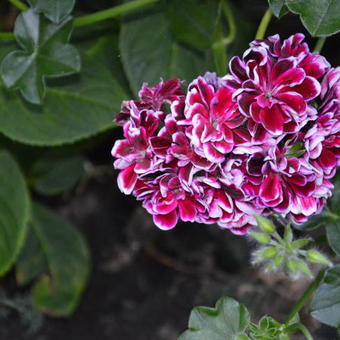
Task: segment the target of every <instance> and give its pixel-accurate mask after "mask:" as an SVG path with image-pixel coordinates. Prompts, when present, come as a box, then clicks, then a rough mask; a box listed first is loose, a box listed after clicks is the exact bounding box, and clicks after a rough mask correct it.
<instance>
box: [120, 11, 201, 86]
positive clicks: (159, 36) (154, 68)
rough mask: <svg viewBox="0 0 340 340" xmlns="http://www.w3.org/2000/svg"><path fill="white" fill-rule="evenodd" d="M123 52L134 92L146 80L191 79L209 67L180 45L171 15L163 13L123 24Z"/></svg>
mask: <svg viewBox="0 0 340 340" xmlns="http://www.w3.org/2000/svg"><path fill="white" fill-rule="evenodd" d="M120 52H121V57H122V62H123V66H124V69H125V72H126V75H127V78H128V80H129V83H130V86H131V88H132V90H133V91H134V93H137V92H138V90H139V89H140V87H141V85H142V84H143V82H148V83H149V84H155V83H158V82H159V80H160V78H161V77H163V78H165V79H169V78H172V77H179V78H182V79H185V80H187V81H191V80H192V79H193V78H194V77H196V76H198V75H199V74H200V73H202V72H204V71H205V70H206V67H205V60H204V58H203V57H202V56H201V55H200V54H199V53H198V52H197V51H194V50H191V49H188V48H186V47H185V46H182V45H179V44H178V42H177V41H176V40H175V39H174V38H173V36H172V34H171V31H170V27H169V22H168V17H167V16H166V15H165V14H164V13H162V12H156V13H155V12H152V13H147V14H145V15H144V16H143V15H139V16H136V17H133V18H129V20H125V21H124V22H123V23H122V28H121V31H120Z"/></svg>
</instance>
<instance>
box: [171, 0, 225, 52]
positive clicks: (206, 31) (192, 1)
mask: <svg viewBox="0 0 340 340" xmlns="http://www.w3.org/2000/svg"><path fill="white" fill-rule="evenodd" d="M167 10H168V17H169V20H170V27H171V30H172V32H173V33H174V34H175V36H176V38H177V39H178V41H179V42H183V43H186V44H188V45H191V46H194V47H196V48H199V49H209V48H210V47H211V45H212V43H213V39H214V31H215V29H216V26H217V20H218V15H217V11H218V3H217V1H210V2H208V1H200V0H186V1H183V0H172V1H170V2H168V3H167Z"/></svg>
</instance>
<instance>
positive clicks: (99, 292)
mask: <svg viewBox="0 0 340 340" xmlns="http://www.w3.org/2000/svg"><path fill="white" fill-rule="evenodd" d="M196 2H199V3H200V6H202V7H200V6H197V7H195V6H192V5H191V3H196ZM120 3H121V2H120V1H109V0H97V1H95V2H93V1H88V0H82V1H78V2H77V3H76V8H75V11H74V15H75V16H78V15H82V14H86V13H92V12H95V11H98V10H103V9H105V8H110V7H112V6H114V5H117V4H120ZM230 5H231V9H232V11H233V13H234V15H235V17H236V28H237V35H236V38H235V40H234V42H233V43H232V44H230V45H228V46H227V49H226V54H225V55H224V54H223V53H222V54H221V56H220V58H219V59H218V60H217V61H216V60H214V58H213V55H212V53H211V49H210V47H211V45H212V43H213V42H214V41H215V39H217V38H218V34H219V32H218V30H215V29H216V22H215V18H216V13H217V12H216V11H217V9H216V5H215V2H214V1H198V0H197V1H194V0H193V1H191V0H188V1H187V2H185V1H181V0H168V1H164V2H162V4H161V5H160V6H161V7H162V8H163V11H162V12H159V10H157V8H156V9H155V6H153V7H148V8H144V9H142V10H140V11H138V12H134V13H132V14H130V15H129V16H127V17H124V18H123V20H120V19H114V20H108V21H104V22H101V23H96V24H94V25H89V26H85V27H81V28H77V29H75V30H74V32H73V34H72V37H71V43H72V44H73V45H74V46H76V48H77V49H78V50H79V51H80V53H81V55H82V69H81V73H80V74H75V75H71V76H68V77H63V78H58V79H48V80H47V82H46V84H47V90H46V98H45V99H44V101H43V105H42V106H36V105H34V104H30V103H27V102H26V101H24V100H23V99H22V98H21V97H20V96H19V95H18V93H16V92H12V91H10V92H9V91H7V90H4V89H1V91H0V92H1V93H0V101H1V104H0V106H1V108H0V122H1V123H0V132H1V133H2V134H1V135H0V143H1V149H3V148H5V149H7V150H9V151H11V152H12V155H14V157H15V159H16V160H17V162H18V163H19V166H20V168H21V171H22V172H23V174H24V175H25V178H26V180H27V183H28V185H29V187H30V188H31V196H32V198H33V199H34V200H35V201H36V202H40V204H44V205H45V206H48V207H50V208H51V209H52V211H54V212H55V213H56V215H54V217H53V218H52V219H57V221H59V220H58V219H59V218H60V216H63V217H66V218H67V219H68V220H69V221H72V222H73V223H74V226H72V228H78V229H79V230H80V231H81V233H82V234H83V235H85V239H86V240H87V242H88V244H89V248H90V250H91V251H90V252H91V256H92V263H93V265H92V273H91V275H90V279H89V285H88V288H87V290H86V291H85V293H84V296H83V299H82V301H81V303H80V306H79V308H78V309H77V310H76V311H75V313H74V314H73V316H72V317H70V318H69V319H53V318H49V317H48V318H45V321H44V322H43V324H42V326H41V328H39V330H38V333H34V334H31V333H30V331H32V325H33V326H34V325H37V328H38V326H39V322H40V317H41V314H40V313H37V312H36V311H35V310H33V309H32V308H31V307H30V306H31V305H30V302H29V299H30V296H31V295H30V289H31V286H30V285H27V284H26V283H27V282H30V281H31V280H30V279H31V278H33V277H39V276H40V274H41V272H40V271H39V270H38V271H37V272H35V273H33V274H34V275H33V274H32V272H31V271H29V272H25V268H27V267H25V265H26V264H25V263H24V261H21V265H22V266H21V267H19V266H18V267H17V268H16V269H12V271H11V272H9V274H8V275H7V276H5V277H3V278H1V281H0V293H1V294H2V295H3V296H4V297H3V299H2V301H3V303H2V305H3V306H2V307H3V308H2V309H0V311H1V313H2V314H3V318H2V319H1V320H0V338H1V339H8V338H10V337H11V338H14V339H18V340H20V339H41V340H42V339H48V340H54V339H55V340H59V339H62V338H69V339H72V340H73V339H74V340H77V339H85V340H86V339H94V338H97V337H100V338H101V339H103V340H105V339H113V338H114V339H127V340H128V339H135V338H136V334H138V339H139V340H143V339H166V340H169V339H176V337H177V336H178V335H179V334H180V333H181V332H182V331H183V330H184V329H185V328H186V323H187V318H188V315H189V312H190V310H191V308H192V306H193V305H197V304H205V305H208V304H211V305H212V304H214V302H215V301H216V300H217V298H218V297H219V296H220V295H222V294H227V295H229V296H233V297H235V298H237V299H238V300H240V301H242V302H243V303H244V304H246V305H247V306H248V307H249V309H250V310H251V311H252V312H253V315H257V316H258V317H260V316H261V315H263V314H271V315H272V316H274V317H276V318H278V319H280V318H281V319H282V318H284V315H285V314H286V313H287V311H288V310H289V306H290V305H291V304H292V302H293V301H294V300H295V299H296V298H297V297H298V296H299V293H300V292H301V291H302V290H303V288H304V286H305V285H306V282H299V283H290V282H289V281H288V280H286V279H284V278H283V277H281V276H280V275H279V276H274V277H272V278H270V279H269V278H268V277H265V276H263V275H262V274H261V273H259V272H257V271H256V270H254V269H250V268H249V265H248V264H249V261H248V260H249V259H248V244H247V241H246V240H245V239H242V238H238V237H235V236H233V235H231V234H230V233H222V232H220V231H217V230H212V229H211V228H209V227H207V226H198V225H187V224H182V225H179V226H178V227H177V228H176V230H175V231H174V232H171V233H164V232H161V231H159V230H157V229H156V228H155V227H154V226H153V225H152V224H151V222H150V219H149V217H148V216H146V215H145V214H144V213H143V212H142V211H141V210H140V209H139V208H138V205H137V203H136V202H134V200H133V199H131V198H129V197H125V196H123V195H122V194H121V193H119V192H118V189H117V187H116V183H115V173H114V172H113V171H112V170H111V162H112V161H111V158H110V149H111V146H112V145H113V141H114V140H115V139H116V138H119V137H120V134H121V131H120V130H119V129H117V130H115V129H114V127H113V124H112V118H113V116H114V115H115V114H116V113H117V112H118V110H119V106H120V102H121V101H122V100H123V99H127V98H130V97H132V96H133V95H134V94H135V93H136V92H137V90H138V88H139V86H140V85H141V83H142V81H150V82H151V83H153V82H156V81H158V79H159V77H160V76H163V77H165V78H169V77H172V76H179V77H181V78H183V79H186V80H187V83H189V82H190V80H191V79H192V78H194V77H195V76H197V75H199V74H201V73H204V72H205V71H207V70H210V71H214V70H216V68H218V69H219V70H222V69H223V68H224V67H225V66H224V65H225V60H226V59H228V58H229V57H230V56H232V55H234V54H240V53H241V52H242V51H243V50H244V49H245V48H246V47H247V44H248V43H249V41H251V40H252V39H253V37H254V35H255V31H256V27H257V25H258V23H259V21H260V18H261V17H262V15H263V13H264V11H265V9H266V8H267V3H266V1H264V0H256V1H254V0H234V1H230ZM182 6H183V7H182ZM156 7H157V6H156ZM0 11H1V19H2V21H1V23H2V30H5V29H9V30H10V29H12V26H13V22H14V17H15V16H16V15H17V12H16V10H15V9H13V7H10V5H9V4H8V3H7V2H4V1H2V2H1V3H0ZM193 17H194V18H195V20H201V22H202V25H203V26H204V29H203V30H202V31H201V30H199V29H197V26H195V25H196V24H195V22H193V23H192V21H191V19H192V18H193ZM197 18H198V19H197ZM195 20H194V21H195ZM222 25H223V30H224V34H226V35H227V34H228V32H229V31H228V23H227V22H223V23H222ZM278 32H279V33H280V34H281V36H283V37H288V36H289V35H290V34H293V33H295V32H304V33H305V34H306V36H307V41H308V42H309V43H310V44H311V46H313V44H314V43H315V39H312V38H311V37H310V36H309V35H308V33H307V32H306V30H305V29H304V27H303V26H302V25H301V23H300V21H299V19H298V17H297V16H295V15H293V14H288V15H287V16H285V17H284V18H283V19H282V20H280V21H279V20H277V19H273V20H272V22H271V24H270V26H269V29H268V30H267V35H270V34H275V33H278ZM339 39H340V38H339V35H336V36H333V37H330V38H329V39H328V40H327V43H326V45H325V47H324V49H323V54H324V55H325V56H326V57H327V58H328V60H329V61H330V62H331V63H332V64H333V65H339V59H340V57H339V54H338V53H337V52H338V51H337V46H339V43H340V40H339ZM13 48H14V43H13V42H12V41H10V42H6V41H5V40H1V42H0V59H3V57H4V56H5V55H6V54H7V53H8V52H9V51H10V50H12V49H13ZM92 135H95V136H94V137H92V138H90V137H91V136H92ZM71 143H73V144H71ZM31 144H33V146H32V145H31ZM4 157H5V156H4ZM6 162H7V161H6ZM59 179H62V180H60V181H59ZM65 179H66V183H65ZM34 207H35V208H34V209H35V210H39V209H41V208H39V207H38V208H37V207H36V203H35V204H34ZM13 209H14V210H15V207H14V208H13ZM42 209H44V208H42ZM20 210H21V211H22V212H23V210H24V209H20ZM40 215H44V213H42V214H40ZM45 216H46V214H45ZM40 217H41V216H40ZM23 218H25V217H23ZM63 223H64V222H59V225H63ZM57 225H58V222H57ZM75 226H76V227H75ZM66 228H67V227H66ZM55 229H58V228H57V227H56V228H55ZM76 237H77V236H76ZM32 242H34V241H32ZM70 247H72V244H71V245H70ZM32 249H34V248H32V247H29V249H28V250H29V251H31V250H32ZM25 250H27V248H25V247H24V248H23V251H25ZM64 251H65V248H64ZM30 256H32V254H30V255H29V256H28V255H27V256H22V257H21V259H25V258H31V257H30ZM85 257H86V256H85ZM67 260H68V259H66V260H65V259H64V261H67ZM39 261H42V262H39V263H38V264H39V265H38V266H35V268H45V267H44V266H46V263H45V262H44V261H45V260H42V259H41V258H40V259H39ZM41 263H42V264H43V265H41ZM61 263H63V262H61ZM60 267H61V266H58V265H57V266H56V268H60ZM20 268H21V269H22V271H21V273H26V275H28V276H29V275H33V276H32V277H27V276H26V277H24V278H21V280H22V282H21V283H22V284H24V285H23V286H22V287H20V288H19V287H18V283H19V284H20V276H19V277H18V270H19V272H20ZM29 268H32V267H31V266H30V267H29ZM54 268H55V267H54ZM85 271H86V270H85ZM47 272H48V273H51V272H52V273H53V267H52V269H51V267H49V270H48V271H47ZM71 274H72V273H71ZM56 275H57V276H54V277H59V278H60V277H61V279H60V280H62V282H64V279H62V278H63V277H64V275H66V277H67V276H68V278H69V277H70V273H64V272H62V273H61V274H60V272H58V269H57V274H56ZM81 275H83V278H85V277H86V276H87V274H86V273H84V274H80V276H81ZM66 280H68V279H66ZM84 280H85V279H83V281H84ZM226 282H227V284H226ZM45 283H46V282H45ZM40 284H41V285H43V284H44V281H40ZM39 288H40V289H39ZM43 288H44V286H41V287H39V286H38V287H37V286H35V289H36V290H35V292H36V293H35V295H34V290H33V296H35V298H36V301H41V298H40V300H39V296H40V293H41V292H44V289H43ZM81 290H82V288H81V289H80V290H76V291H77V293H76V300H75V301H77V299H78V295H79V292H80V291H81ZM72 291H73V292H74V290H72ZM287 292H289V294H287ZM45 293H46V292H45ZM42 296H43V302H42V305H43V309H46V304H47V307H51V310H53V312H52V314H53V313H55V312H56V310H57V311H58V310H59V311H60V309H58V306H56V305H55V303H53V297H52V300H51V297H50V296H48V294H47V295H46V294H43V295H42ZM46 296H47V297H46ZM40 297H41V296H40ZM8 301H10V304H12V307H11V308H7V307H6V306H7V305H8ZM51 301H52V305H49V303H51ZM65 301H66V300H65ZM67 301H69V300H67ZM273 301H276V302H275V303H274V304H273V303H272V302H273ZM6 303H7V305H6ZM13 306H14V307H13ZM75 306H76V302H74V304H71V306H70V304H68V302H66V309H67V308H70V310H73V309H74V308H75ZM63 308H65V306H62V310H64V309H63ZM64 311H65V310H64ZM68 311H69V310H67V311H66V314H68V313H69V312H68ZM62 313H63V311H62V312H61V314H62ZM50 314H51V313H50ZM305 318H306V322H305V323H306V324H307V325H309V326H310V327H311V328H312V329H313V330H314V333H315V334H316V338H317V339H332V337H334V338H335V334H334V331H332V330H331V329H328V328H327V327H326V326H322V327H321V326H320V324H318V323H317V322H316V321H313V320H312V319H311V318H309V317H307V316H306V315H305ZM27 325H30V326H31V327H28V326H27Z"/></svg>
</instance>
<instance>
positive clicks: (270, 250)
mask: <svg viewBox="0 0 340 340" xmlns="http://www.w3.org/2000/svg"><path fill="white" fill-rule="evenodd" d="M276 254H277V249H276V248H274V247H267V248H264V249H263V251H262V256H263V257H264V258H265V259H270V258H272V257H274V256H275V255H276Z"/></svg>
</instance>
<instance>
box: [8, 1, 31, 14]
mask: <svg viewBox="0 0 340 340" xmlns="http://www.w3.org/2000/svg"><path fill="white" fill-rule="evenodd" d="M8 1H9V2H10V3H11V4H12V5H13V6H15V7H16V8H18V9H20V11H26V10H28V7H27V6H26V5H25V4H24V3H22V2H21V1H20V0H8Z"/></svg>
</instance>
